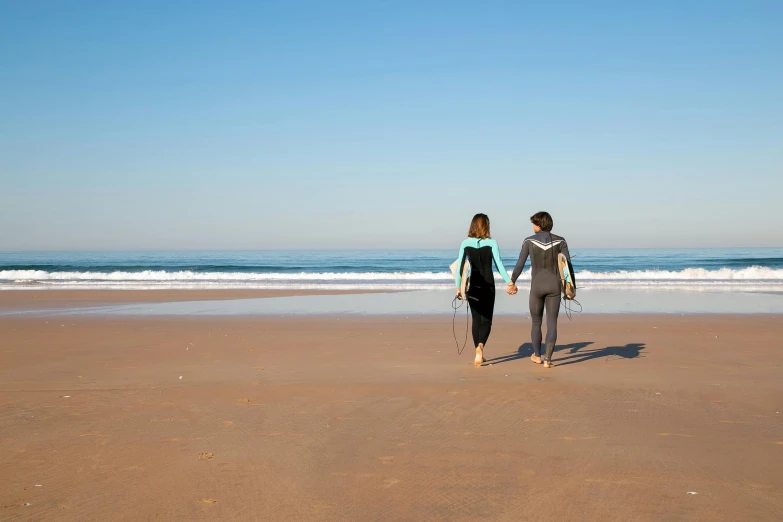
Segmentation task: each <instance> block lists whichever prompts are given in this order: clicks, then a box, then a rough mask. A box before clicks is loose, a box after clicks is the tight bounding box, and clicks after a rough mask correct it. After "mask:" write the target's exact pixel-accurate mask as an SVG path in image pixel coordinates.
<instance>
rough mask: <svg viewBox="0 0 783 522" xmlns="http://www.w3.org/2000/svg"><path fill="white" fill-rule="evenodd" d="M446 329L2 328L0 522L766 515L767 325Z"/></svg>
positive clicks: (781, 473)
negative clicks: (464, 340)
mask: <svg viewBox="0 0 783 522" xmlns="http://www.w3.org/2000/svg"><path fill="white" fill-rule="evenodd" d="M9 295H10V294H9ZM63 295H64V294H63ZM458 324H459V323H458ZM451 328H452V324H451V317H445V316H443V317H430V316H425V317H415V318H410V319H405V318H402V317H394V316H389V317H381V316H367V317H356V316H353V317H351V316H335V317H323V316H321V317H317V316H311V317H285V318H271V317H264V318H251V317H235V318H206V317H198V318H138V317H125V318H92V317H91V318H85V317H79V316H70V317H65V318H64V317H60V318H56V317H27V318H10V317H6V318H0V346H1V348H0V405H2V417H0V433H2V437H1V438H0V455H2V457H0V459H1V461H2V466H0V483H2V484H3V488H2V489H1V490H0V519H2V520H151V519H155V520H779V519H781V518H783V493H782V491H783V416H782V414H780V413H779V412H780V411H781V407H783V379H781V364H782V363H783V353H781V350H780V338H781V335H782V334H783V317H779V316H778V317H776V316H771V315H748V316H741V315H728V316H726V315H702V316H699V315H690V316H689V315H685V316H679V315H677V316H673V315H668V316H667V315H600V316H599V315H594V316H589V315H583V316H581V317H578V318H575V319H574V321H573V322H568V321H567V320H564V321H562V323H561V329H560V340H559V344H558V350H557V352H556V354H555V363H556V364H557V366H556V367H555V368H553V369H551V370H546V369H544V368H542V367H541V366H539V365H534V364H533V363H532V362H531V361H530V360H529V359H528V356H529V355H530V345H529V344H527V343H528V341H529V332H528V328H529V322H528V320H526V319H523V318H511V317H502V318H499V319H498V320H497V321H496V323H495V325H494V329H493V334H492V337H491V338H490V343H489V345H488V347H487V352H486V357H487V359H488V363H487V364H486V365H485V366H483V367H481V368H478V369H477V368H474V367H473V366H472V365H471V359H472V353H471V348H470V347H468V348H467V349H466V350H465V352H464V353H463V354H462V356H458V355H457V353H456V348H455V345H454V340H453V337H452V331H451ZM459 328H464V324H462V325H459ZM460 332H462V331H460Z"/></svg>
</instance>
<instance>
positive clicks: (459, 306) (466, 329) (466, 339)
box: [451, 296, 470, 355]
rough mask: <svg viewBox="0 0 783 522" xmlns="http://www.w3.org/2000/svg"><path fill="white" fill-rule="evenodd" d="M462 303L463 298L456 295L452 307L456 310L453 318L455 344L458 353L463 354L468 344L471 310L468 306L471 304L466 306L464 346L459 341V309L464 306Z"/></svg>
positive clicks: (452, 327) (452, 331) (452, 329)
mask: <svg viewBox="0 0 783 522" xmlns="http://www.w3.org/2000/svg"><path fill="white" fill-rule="evenodd" d="M457 301H459V304H457ZM466 303H467V301H466ZM462 304H463V303H462V300H461V299H459V298H458V297H457V296H454V299H452V301H451V308H452V309H453V310H454V317H453V318H452V319H451V333H453V334H454V344H455V345H456V346H457V355H462V351H463V350H464V349H465V346H467V344H468V320H469V319H470V315H469V312H470V311H469V310H468V308H470V305H469V304H468V306H467V307H466V308H465V342H464V343H462V348H460V347H459V341H457V310H459V309H460V308H462Z"/></svg>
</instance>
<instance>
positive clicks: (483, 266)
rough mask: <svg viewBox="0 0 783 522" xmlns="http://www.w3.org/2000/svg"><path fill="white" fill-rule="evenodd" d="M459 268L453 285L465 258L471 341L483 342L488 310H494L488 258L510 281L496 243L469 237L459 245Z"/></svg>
mask: <svg viewBox="0 0 783 522" xmlns="http://www.w3.org/2000/svg"><path fill="white" fill-rule="evenodd" d="M457 259H459V269H458V270H457V274H456V277H455V282H456V283H457V288H460V284H461V283H462V268H463V267H464V266H465V260H466V259H467V260H468V261H469V262H470V288H469V289H468V305H469V306H470V313H471V314H472V315H473V344H474V345H475V346H478V345H479V344H487V339H488V338H489V332H490V330H492V314H493V313H494V310H495V277H494V276H493V275H492V261H493V260H494V262H495V266H496V267H497V269H498V272H500V275H501V276H502V277H503V279H504V280H505V281H506V283H510V282H511V278H509V277H508V272H506V268H505V267H504V266H503V260H501V259H500V251H499V250H498V244H497V242H496V241H495V240H494V239H478V238H475V237H469V238H467V239H466V240H465V241H463V242H462V245H461V246H460V248H459V256H458V257H457Z"/></svg>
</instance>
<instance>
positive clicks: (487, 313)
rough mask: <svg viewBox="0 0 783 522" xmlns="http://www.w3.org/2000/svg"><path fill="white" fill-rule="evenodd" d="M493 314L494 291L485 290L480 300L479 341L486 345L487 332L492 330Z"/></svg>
mask: <svg viewBox="0 0 783 522" xmlns="http://www.w3.org/2000/svg"><path fill="white" fill-rule="evenodd" d="M494 314H495V292H494V288H493V289H492V291H490V292H487V295H485V296H484V298H483V299H482V301H481V326H480V328H479V343H480V344H483V345H485V346H486V344H487V340H488V339H489V333H490V332H491V331H492V316H493V315H494Z"/></svg>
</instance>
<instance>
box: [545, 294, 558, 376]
mask: <svg viewBox="0 0 783 522" xmlns="http://www.w3.org/2000/svg"><path fill="white" fill-rule="evenodd" d="M559 314H560V294H559V293H558V294H556V295H548V296H546V359H545V363H546V365H547V366H551V365H552V354H553V353H554V351H555V343H557V316H558V315H559Z"/></svg>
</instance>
